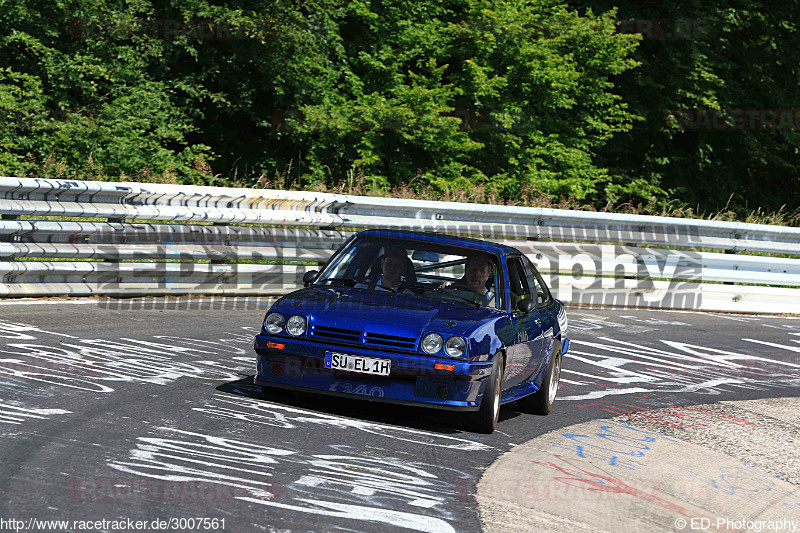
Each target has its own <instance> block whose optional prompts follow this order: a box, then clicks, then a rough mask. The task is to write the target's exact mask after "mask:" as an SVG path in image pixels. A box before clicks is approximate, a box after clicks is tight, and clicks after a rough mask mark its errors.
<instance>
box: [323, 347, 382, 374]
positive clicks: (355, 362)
mask: <svg viewBox="0 0 800 533" xmlns="http://www.w3.org/2000/svg"><path fill="white" fill-rule="evenodd" d="M325 368H331V369H333V370H347V371H348V372H359V373H361V374H373V375H376V376H388V375H389V371H390V370H391V369H392V361H391V359H376V358H374V357H361V356H360V355H347V354H343V353H333V352H325Z"/></svg>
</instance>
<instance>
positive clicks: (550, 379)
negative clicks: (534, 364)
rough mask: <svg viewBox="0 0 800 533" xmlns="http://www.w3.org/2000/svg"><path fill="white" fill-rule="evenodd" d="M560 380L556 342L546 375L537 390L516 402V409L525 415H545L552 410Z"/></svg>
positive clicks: (557, 343) (558, 351) (559, 346)
mask: <svg viewBox="0 0 800 533" xmlns="http://www.w3.org/2000/svg"><path fill="white" fill-rule="evenodd" d="M560 379H561V343H559V342H556V346H555V347H554V348H553V355H552V357H550V362H549V363H548V364H547V373H546V374H545V376H544V380H542V386H541V387H539V390H538V391H536V392H535V393H533V394H531V395H530V396H526V397H524V398H520V399H519V400H517V407H519V409H520V411H523V412H525V413H532V414H535V415H546V414H548V413H550V411H551V410H552V409H553V403H554V402H555V399H556V394H557V393H558V382H559V380H560Z"/></svg>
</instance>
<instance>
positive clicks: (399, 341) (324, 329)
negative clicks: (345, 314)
mask: <svg viewBox="0 0 800 533" xmlns="http://www.w3.org/2000/svg"><path fill="white" fill-rule="evenodd" d="M311 336H312V337H315V338H317V339H319V340H327V341H335V342H341V343H345V344H357V345H361V344H366V345H367V346H376V347H380V348H390V349H394V350H407V351H412V352H413V351H415V350H416V349H417V339H416V338H414V337H398V336H396V335H386V334H384V333H374V332H370V331H368V332H366V333H365V334H364V335H363V337H362V334H361V332H360V331H358V330H355V329H344V328H334V327H331V326H318V325H314V326H312V327H311Z"/></svg>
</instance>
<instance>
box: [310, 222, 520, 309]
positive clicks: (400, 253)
mask: <svg viewBox="0 0 800 533" xmlns="http://www.w3.org/2000/svg"><path fill="white" fill-rule="evenodd" d="M476 263H478V264H479V265H480V267H479V268H476V267H475V264H476ZM468 264H471V265H473V268H472V269H470V270H468V268H467V266H468ZM498 265H499V260H498V257H497V256H496V255H494V254H490V253H487V252H484V251H482V250H480V249H476V248H470V247H464V246H454V245H445V244H441V243H437V242H430V241H421V240H416V239H400V238H391V237H381V236H377V235H375V236H366V237H363V238H360V239H355V240H354V241H353V242H352V243H350V245H348V247H347V248H346V249H345V250H342V252H341V253H339V254H338V255H337V256H336V257H335V258H334V260H333V261H331V263H329V264H328V265H327V266H326V267H325V268H324V269H323V271H322V272H320V274H319V276H318V277H317V280H316V281H315V283H316V284H323V285H337V286H346V287H352V288H355V289H364V290H390V291H395V292H401V293H403V294H409V295H411V294H413V295H415V296H420V297H426V298H435V299H439V300H448V301H455V302H464V301H465V299H466V300H467V301H466V303H470V302H474V303H475V304H478V305H481V306H486V307H495V308H496V307H498V306H504V305H505V302H504V299H503V298H502V297H500V296H498V294H497V293H498V291H497V287H502V283H501V280H500V279H499V273H500V272H501V270H500V269H499V267H498ZM475 270H479V271H480V274H478V275H477V276H476V274H475V273H474V271H475ZM471 272H473V273H471ZM523 278H524V276H523ZM501 308H502V307H501Z"/></svg>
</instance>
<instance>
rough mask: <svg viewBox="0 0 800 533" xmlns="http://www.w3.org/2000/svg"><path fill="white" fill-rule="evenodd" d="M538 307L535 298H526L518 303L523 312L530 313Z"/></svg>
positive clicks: (518, 307)
mask: <svg viewBox="0 0 800 533" xmlns="http://www.w3.org/2000/svg"><path fill="white" fill-rule="evenodd" d="M535 307H536V302H535V301H534V300H533V298H524V299H522V300H520V301H519V303H518V304H517V309H519V310H520V311H522V312H523V313H530V312H531V311H533V309H534V308H535Z"/></svg>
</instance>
